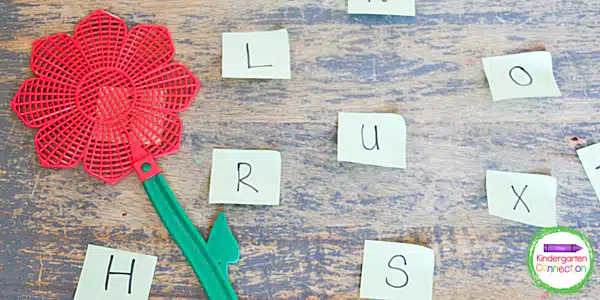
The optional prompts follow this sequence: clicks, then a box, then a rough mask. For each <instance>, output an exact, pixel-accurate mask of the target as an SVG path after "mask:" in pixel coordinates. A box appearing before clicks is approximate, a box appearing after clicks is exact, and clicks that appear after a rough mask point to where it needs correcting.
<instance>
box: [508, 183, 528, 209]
mask: <svg viewBox="0 0 600 300" xmlns="http://www.w3.org/2000/svg"><path fill="white" fill-rule="evenodd" d="M510 187H511V188H512V190H513V193H515V195H517V197H518V199H517V202H516V203H515V206H513V210H516V209H517V205H519V202H523V205H525V209H527V212H531V211H529V207H527V204H526V203H525V201H523V198H522V197H523V194H524V193H525V190H526V189H527V185H526V186H525V187H524V188H523V190H522V191H521V194H520V195H519V194H517V191H515V186H514V185H511V186H510Z"/></svg>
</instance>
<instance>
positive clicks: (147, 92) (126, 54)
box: [11, 11, 200, 183]
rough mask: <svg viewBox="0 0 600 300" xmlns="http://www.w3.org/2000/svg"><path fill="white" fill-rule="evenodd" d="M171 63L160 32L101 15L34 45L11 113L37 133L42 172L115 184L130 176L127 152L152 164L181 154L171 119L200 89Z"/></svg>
mask: <svg viewBox="0 0 600 300" xmlns="http://www.w3.org/2000/svg"><path fill="white" fill-rule="evenodd" d="M173 55H174V47H173V42H172V40H171V36H170V34H169V31H168V30H167V29H166V28H165V27H162V26H156V25H138V26H135V27H134V28H132V29H131V31H129V32H128V31H127V26H126V25H125V23H124V22H123V21H122V20H121V19H119V18H117V17H115V16H113V15H111V14H108V13H106V12H104V11H96V12H93V13H92V14H90V15H89V16H88V17H86V18H85V19H84V20H83V21H81V23H79V24H78V25H77V28H76V29H75V34H74V37H72V36H69V35H67V34H57V35H52V36H49V37H46V38H43V39H41V40H38V41H36V42H35V43H34V45H33V53H32V57H31V69H32V70H33V72H34V73H35V74H36V75H37V76H38V77H37V78H32V79H28V80H26V81H25V82H24V83H23V84H22V85H21V88H20V89H19V91H18V92H17V94H16V95H15V97H14V98H13V100H12V102H11V107H12V109H13V110H14V111H15V113H16V114H17V115H18V116H19V118H20V119H21V120H22V121H23V123H25V124H26V125H27V126H29V127H33V128H40V130H39V131H38V132H37V133H36V135H35V146H36V150H37V153H38V157H39V159H40V163H41V164H42V165H43V166H46V167H56V168H69V167H73V166H76V165H78V164H79V162H80V161H82V160H83V165H84V168H85V170H86V171H87V172H88V173H90V174H91V175H93V176H96V177H98V178H100V179H102V180H104V181H106V182H109V183H115V182H117V181H119V180H120V179H121V178H123V177H124V176H125V175H127V174H128V173H129V172H131V171H132V160H133V154H132V144H133V143H135V144H137V145H140V146H141V148H142V149H144V150H145V151H147V152H148V153H150V154H151V155H152V156H153V157H155V158H157V157H161V156H163V155H166V154H169V153H173V152H176V151H178V150H179V145H180V140H181V120H180V119H179V117H178V116H177V115H176V114H175V113H176V112H180V111H183V110H185V109H186V108H187V107H188V106H189V105H190V103H191V101H192V100H193V99H194V97H195V95H196V93H197V91H198V89H199V88H200V82H199V81H198V79H197V78H196V77H195V76H194V75H193V74H192V73H191V72H190V71H189V70H188V69H187V68H186V67H185V66H183V65H182V64H179V63H171V60H172V59H173Z"/></svg>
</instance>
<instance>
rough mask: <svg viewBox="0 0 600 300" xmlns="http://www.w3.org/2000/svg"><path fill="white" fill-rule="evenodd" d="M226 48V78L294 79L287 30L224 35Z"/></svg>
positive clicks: (224, 56) (224, 57) (224, 55)
mask: <svg viewBox="0 0 600 300" xmlns="http://www.w3.org/2000/svg"><path fill="white" fill-rule="evenodd" d="M222 47H223V70H222V72H223V77H224V78H266V79H291V78H292V72H291V67H290V39H289V36H288V32H287V29H280V30H274V31H257V32H224V33H223V44H222ZM248 58H249V59H250V60H248Z"/></svg>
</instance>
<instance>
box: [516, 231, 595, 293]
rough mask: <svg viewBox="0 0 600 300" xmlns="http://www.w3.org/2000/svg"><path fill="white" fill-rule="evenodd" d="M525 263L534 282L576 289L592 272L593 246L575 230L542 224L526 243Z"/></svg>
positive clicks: (562, 290) (557, 288)
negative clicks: (548, 226)
mask: <svg viewBox="0 0 600 300" xmlns="http://www.w3.org/2000/svg"><path fill="white" fill-rule="evenodd" d="M527 265H528V267H529V273H530V274H531V277H533V280H534V281H535V283H536V284H537V285H538V286H541V287H543V288H545V289H546V290H547V291H548V292H550V293H557V294H568V293H576V292H578V291H579V290H581V288H582V287H583V286H585V284H586V283H587V282H588V280H589V279H590V277H591V276H592V272H593V269H594V249H593V248H592V245H591V244H590V241H589V240H588V238H587V237H586V236H585V235H583V234H582V233H580V232H578V231H576V230H573V229H571V228H566V227H552V228H544V229H542V230H540V231H539V232H538V233H537V234H536V235H535V236H534V237H533V239H532V240H531V243H529V249H528V255H527Z"/></svg>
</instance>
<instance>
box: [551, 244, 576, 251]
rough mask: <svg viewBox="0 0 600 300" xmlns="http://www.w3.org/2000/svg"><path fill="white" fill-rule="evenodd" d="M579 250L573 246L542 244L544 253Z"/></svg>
mask: <svg viewBox="0 0 600 300" xmlns="http://www.w3.org/2000/svg"><path fill="white" fill-rule="evenodd" d="M581 249H583V248H581V247H579V246H577V245H575V244H544V252H577V251H579V250H581Z"/></svg>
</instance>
